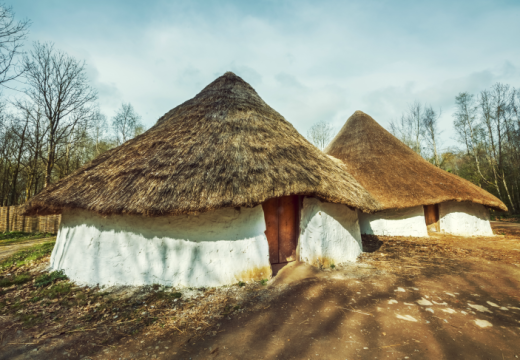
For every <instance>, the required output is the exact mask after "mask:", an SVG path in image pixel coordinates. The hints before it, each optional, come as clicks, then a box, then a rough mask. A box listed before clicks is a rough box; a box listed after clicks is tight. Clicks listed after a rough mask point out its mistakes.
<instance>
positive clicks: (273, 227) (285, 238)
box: [262, 195, 300, 276]
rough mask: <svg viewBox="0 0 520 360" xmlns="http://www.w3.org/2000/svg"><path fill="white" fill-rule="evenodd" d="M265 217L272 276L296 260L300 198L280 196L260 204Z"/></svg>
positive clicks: (296, 196)
mask: <svg viewBox="0 0 520 360" xmlns="http://www.w3.org/2000/svg"><path fill="white" fill-rule="evenodd" d="M262 208H263V210H264V217H265V225H266V230H265V235H266V237H267V242H268V243H269V261H270V262H271V267H272V269H273V276H274V275H276V273H277V272H278V270H280V269H281V268H282V267H283V266H285V265H286V264H287V263H289V262H291V261H295V260H296V247H297V246H298V236H299V234H300V197H299V196H298V195H293V196H282V197H279V198H273V199H269V200H267V201H266V202H264V203H263V204H262Z"/></svg>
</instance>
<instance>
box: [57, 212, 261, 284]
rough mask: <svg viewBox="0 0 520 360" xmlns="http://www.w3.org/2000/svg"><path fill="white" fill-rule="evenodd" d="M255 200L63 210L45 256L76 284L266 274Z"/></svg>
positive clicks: (224, 279)
mask: <svg viewBox="0 0 520 360" xmlns="http://www.w3.org/2000/svg"><path fill="white" fill-rule="evenodd" d="M265 229H266V227H265V220H264V213H263V211H262V207H261V206H257V207H255V208H253V209H247V208H242V209H240V210H235V209H234V208H226V209H220V210H216V211H211V212H208V213H203V214H201V215H198V216H175V217H171V216H170V217H157V218H145V217H140V216H121V215H114V216H109V217H101V216H99V215H97V214H95V213H92V212H89V211H84V210H72V211H66V212H64V214H63V216H62V221H61V226H60V230H59V233H58V238H57V241H56V246H55V248H54V251H53V252H52V256H51V267H52V269H54V270H59V269H64V270H65V273H66V274H67V276H69V278H70V279H72V280H74V281H76V282H78V283H80V284H90V285H95V284H100V285H114V284H118V285H143V284H164V285H173V286H190V287H202V286H218V285H225V284H232V283H236V282H237V281H239V280H244V281H247V280H251V279H256V280H260V279H266V278H270V277H271V266H270V263H269V248H268V243H267V238H266V237H265V234H264V231H265Z"/></svg>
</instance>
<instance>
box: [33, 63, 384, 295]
mask: <svg viewBox="0 0 520 360" xmlns="http://www.w3.org/2000/svg"><path fill="white" fill-rule="evenodd" d="M356 209H360V210H362V211H365V212H370V211H375V210H378V209H379V205H378V204H377V202H376V201H375V200H374V199H373V198H372V197H371V196H370V195H369V194H368V192H367V191H366V190H365V189H364V188H363V187H361V186H360V185H359V184H358V182H357V181H356V180H355V179H354V178H353V177H352V176H351V175H349V174H348V173H347V172H345V171H344V170H343V169H342V168H341V166H338V165H337V164H336V163H335V162H334V161H332V160H331V159H329V158H328V157H327V156H326V155H324V154H323V153H322V152H320V151H319V150H318V149H316V148H315V147H314V146H312V145H311V144H310V143H309V142H307V140H305V139H304V138H303V137H302V136H301V135H300V134H299V133H298V132H297V131H296V129H295V128H294V127H293V126H292V125H291V124H290V123H289V122H287V121H286V120H285V119H284V118H283V117H282V116H281V115H280V114H279V113H277V112H276V111H274V110H273V109H272V108H271V107H269V106H268V105H267V104H266V103H265V102H264V101H263V100H262V99H261V98H260V97H259V96H258V94H257V93H256V92H255V90H254V89H253V88H252V87H251V86H250V85H249V84H247V83H246V82H245V81H243V80H242V79H241V78H240V77H238V76H236V75H235V74H233V73H229V72H228V73H226V74H224V75H223V76H221V77H219V78H218V79H216V80H215V81H213V82H212V83H211V84H210V85H208V86H207V87H206V88H205V89H203V90H202V91H201V92H200V93H199V94H198V95H197V96H195V97H194V98H193V99H191V100H188V101H186V102H185V103H183V104H181V105H179V106H177V107H176V108H174V109H173V110H171V111H170V112H168V113H167V114H165V115H164V116H163V117H161V118H160V119H159V120H158V121H157V123H156V125H155V126H153V127H152V128H151V129H149V130H148V131H146V132H145V133H144V134H142V135H140V136H138V137H136V138H134V139H132V140H130V141H127V142H126V143H124V144H122V145H121V146H119V147H117V148H114V149H112V150H110V151H108V152H106V153H104V154H102V155H101V156H99V157H98V158H96V159H95V160H94V161H92V162H91V163H89V164H87V165H85V166H83V167H82V168H81V169H79V170H78V171H76V172H75V173H73V174H71V175H70V176H68V177H66V178H64V179H62V180H60V181H59V182H57V183H56V184H54V185H53V186H51V187H49V188H47V189H45V190H44V191H43V192H42V193H40V194H39V195H38V196H36V197H35V198H33V199H32V200H31V201H30V202H29V203H28V204H27V205H26V210H25V211H26V213H27V214H31V215H37V214H56V213H61V214H62V222H61V227H60V231H59V234H58V238H57V242H56V247H55V249H54V251H53V253H52V257H51V266H52V268H53V269H64V270H65V272H66V274H67V275H68V276H69V277H70V278H71V279H73V280H75V281H78V282H80V283H87V284H97V283H99V284H107V285H108V284H129V285H138V284H151V283H159V284H168V285H174V286H216V285H222V284H230V283H236V282H237V281H239V280H243V281H247V280H251V279H265V278H269V277H270V276H271V271H272V267H273V268H275V267H281V266H282V265H283V264H285V263H287V262H289V261H293V260H296V259H300V260H303V261H307V262H309V263H313V264H327V263H330V262H334V263H336V264H337V263H340V262H343V261H348V260H354V259H355V258H356V257H357V255H358V254H359V253H360V252H361V249H362V246H361V235H360V231H359V224H358V219H357V210H356ZM271 265H272V267H271Z"/></svg>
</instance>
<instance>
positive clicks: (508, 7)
mask: <svg viewBox="0 0 520 360" xmlns="http://www.w3.org/2000/svg"><path fill="white" fill-rule="evenodd" d="M6 4H8V5H12V6H13V10H14V11H15V12H16V15H17V17H18V18H24V17H26V18H29V19H30V20H31V21H32V26H31V32H30V38H29V43H28V45H27V48H28V47H29V46H30V42H32V41H36V40H38V41H52V42H54V43H55V46H56V47H57V48H59V49H61V50H64V51H66V52H68V53H69V54H71V55H74V56H76V57H77V58H80V59H84V60H85V61H86V63H87V66H88V73H89V76H90V78H91V80H92V84H93V86H94V87H96V88H97V90H98V92H99V104H100V107H101V110H102V112H103V113H105V115H107V116H108V117H109V118H110V117H112V116H113V115H114V113H115V111H116V109H117V108H118V107H119V106H120V104H121V103H122V102H130V103H132V104H133V105H134V107H135V108H136V110H137V111H138V112H139V113H140V114H141V115H142V117H143V121H144V122H145V124H146V125H147V126H151V125H152V124H154V123H155V121H156V120H157V119H158V118H159V117H160V116H161V115H163V114H164V113H166V112H167V111H168V110H170V109H171V108H173V107H175V106H177V105H179V104H180V103H182V102H184V101H185V100H188V99H189V98H191V97H193V96H194V95H195V94H197V93H198V92H199V91H200V90H201V89H202V88H203V87H204V86H205V85H207V84H208V83H210V82H211V81H212V80H214V79H215V78H216V77H217V76H219V75H221V74H223V73H224V72H226V71H228V70H230V71H233V72H235V73H237V74H238V75H240V76H241V77H243V78H244V80H246V81H247V82H249V83H250V84H251V85H252V86H253V87H254V88H255V89H256V90H257V92H258V93H259V94H260V96H261V97H262V98H263V99H264V100H265V101H266V102H267V103H268V104H269V105H271V106H272V107H273V108H274V109H276V110H277V111H278V112H280V113H281V114H282V115H283V116H284V117H285V118H286V119H287V120H289V121H290V122H291V123H292V124H293V125H294V126H295V127H296V128H297V129H298V130H299V131H300V132H301V133H302V134H303V135H305V134H306V133H307V130H308V128H309V127H310V126H311V125H312V124H313V123H315V122H317V121H319V120H326V121H330V122H331V123H332V124H333V125H334V126H336V127H337V128H338V129H339V128H340V127H341V125H343V123H344V122H345V121H346V119H347V118H348V117H349V116H350V115H351V114H352V113H353V112H354V111H355V110H362V111H364V112H366V113H368V114H370V115H372V116H373V117H374V118H375V119H376V120H377V121H378V122H379V123H381V124H382V125H383V126H385V127H387V126H388V123H389V121H390V120H392V119H397V118H398V117H399V116H400V114H401V113H402V112H403V111H404V110H405V109H406V107H407V105H408V104H409V103H411V102H413V101H414V100H418V101H421V102H425V103H428V104H431V105H432V106H434V107H436V108H442V111H443V117H442V119H441V120H442V125H443V127H444V129H445V131H444V134H443V138H444V145H445V146H448V145H453V144H454V142H453V140H451V137H452V135H451V132H452V126H451V124H452V112H453V103H454V97H455V96H456V95H457V94H458V93H459V92H461V91H469V92H473V93H477V92H479V91H481V90H483V89H485V88H487V87H489V86H491V85H492V84H493V83H495V82H497V81H500V82H504V83H509V84H511V85H512V86H515V87H520V36H519V35H520V21H519V19H520V1H501V0H495V1H479V0H473V1H429V2H423V1H398V0H394V1H370V0H368V1H367V0H363V1H326V0H325V1H305V0H298V1H272V0H257V1H153V0H148V1H146V2H145V1H129V0H126V1H107V0H105V1H96V0H94V1H92V0H90V1H81V2H80V1H65V0H46V1H36V0H32V1H29V0H16V1H6Z"/></svg>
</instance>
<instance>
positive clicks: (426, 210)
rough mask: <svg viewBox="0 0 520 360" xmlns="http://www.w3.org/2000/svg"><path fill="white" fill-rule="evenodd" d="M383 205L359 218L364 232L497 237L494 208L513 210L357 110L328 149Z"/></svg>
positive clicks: (375, 233) (326, 150)
mask: <svg viewBox="0 0 520 360" xmlns="http://www.w3.org/2000/svg"><path fill="white" fill-rule="evenodd" d="M325 153H326V154H327V155H329V156H333V157H335V158H337V159H340V160H341V161H343V162H344V164H345V166H346V168H347V170H348V172H349V173H350V174H352V175H353V176H354V178H355V179H356V180H357V181H358V182H359V183H360V184H361V185H362V186H363V187H364V188H366V189H367V190H368V191H369V192H370V194H371V195H372V196H373V197H374V198H375V199H376V200H377V201H378V202H379V203H380V204H381V205H382V207H383V211H380V212H376V213H374V214H363V213H361V214H360V216H359V220H360V227H361V233H362V234H374V235H401V236H428V230H430V231H439V232H444V233H449V234H454V235H493V232H492V230H491V226H490V224H489V211H488V208H493V209H497V210H502V211H507V207H506V206H505V205H504V203H502V202H501V201H500V200H499V199H497V198H496V197H495V196H493V195H491V194H490V193H488V192H487V191H485V190H483V189H482V188H480V187H478V186H476V185H474V184H472V183H471V182H469V181H467V180H464V179H462V178H460V177H458V176H456V175H453V174H450V173H449V172H447V171H444V170H441V169H439V168H437V167H435V166H434V165H432V164H430V163H429V162H428V161H426V160H424V159H423V158H422V157H421V156H420V155H418V154H416V153H415V152H414V151H413V150H411V149H410V148H409V147H408V146H406V145H405V144H404V143H402V142H401V141H399V140H398V139H397V138H395V137H394V136H393V135H392V134H390V133H389V132H388V131H386V130H385V129H384V128H383V127H382V126H381V125H379V124H378V123H377V122H376V121H375V120H374V119H372V118H371V117H370V116H369V115H367V114H365V113H363V112H361V111H356V112H355V113H354V114H353V115H352V116H351V117H350V118H349V119H348V120H347V122H346V123H345V125H344V126H343V128H342V129H341V131H340V132H339V133H338V134H337V135H336V137H335V138H334V139H333V140H332V142H331V143H330V144H329V146H328V147H327V148H326V149H325Z"/></svg>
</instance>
